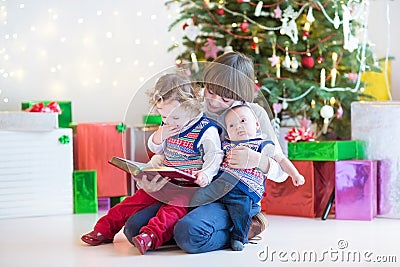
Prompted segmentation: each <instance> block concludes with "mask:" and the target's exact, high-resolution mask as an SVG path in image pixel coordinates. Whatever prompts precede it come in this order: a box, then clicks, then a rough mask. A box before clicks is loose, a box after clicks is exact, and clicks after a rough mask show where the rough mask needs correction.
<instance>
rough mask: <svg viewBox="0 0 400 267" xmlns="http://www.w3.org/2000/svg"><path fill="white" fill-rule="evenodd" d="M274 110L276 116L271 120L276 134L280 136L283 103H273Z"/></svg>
mask: <svg viewBox="0 0 400 267" xmlns="http://www.w3.org/2000/svg"><path fill="white" fill-rule="evenodd" d="M272 110H273V112H274V118H273V119H272V120H271V124H272V128H273V129H274V131H275V135H276V136H279V130H280V127H281V120H280V119H279V117H278V114H279V113H280V112H281V111H282V104H280V103H274V104H272Z"/></svg>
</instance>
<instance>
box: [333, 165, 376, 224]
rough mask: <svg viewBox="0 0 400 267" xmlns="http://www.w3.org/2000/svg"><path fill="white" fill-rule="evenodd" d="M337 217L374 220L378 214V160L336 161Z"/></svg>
mask: <svg viewBox="0 0 400 267" xmlns="http://www.w3.org/2000/svg"><path fill="white" fill-rule="evenodd" d="M335 213H336V219H342V220H372V219H373V218H375V217H376V214H377V161H375V160H343V161H337V162H336V180H335Z"/></svg>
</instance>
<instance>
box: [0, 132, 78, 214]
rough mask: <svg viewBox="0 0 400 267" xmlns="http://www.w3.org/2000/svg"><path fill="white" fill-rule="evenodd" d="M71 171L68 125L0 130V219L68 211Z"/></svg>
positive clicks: (65, 212)
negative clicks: (50, 129)
mask: <svg viewBox="0 0 400 267" xmlns="http://www.w3.org/2000/svg"><path fill="white" fill-rule="evenodd" d="M60 138H61V139H60ZM63 141H64V142H63ZM65 141H69V142H65ZM72 174H73V154H72V129H70V128H64V129H56V130H53V131H9V130H0V219H3V218H17V217H31V216H45V215H58V214H72V213H73V191H72V190H73V186H72Z"/></svg>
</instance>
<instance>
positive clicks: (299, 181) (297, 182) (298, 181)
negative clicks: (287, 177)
mask: <svg viewBox="0 0 400 267" xmlns="http://www.w3.org/2000/svg"><path fill="white" fill-rule="evenodd" d="M292 182H293V184H294V185H295V186H299V185H303V184H304V182H305V179H304V176H303V175H301V174H299V175H296V176H293V177H292Z"/></svg>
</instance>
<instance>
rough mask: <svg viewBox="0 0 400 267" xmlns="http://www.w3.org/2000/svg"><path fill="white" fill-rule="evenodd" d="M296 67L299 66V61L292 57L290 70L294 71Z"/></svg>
mask: <svg viewBox="0 0 400 267" xmlns="http://www.w3.org/2000/svg"><path fill="white" fill-rule="evenodd" d="M298 68H299V62H298V61H297V58H296V57H292V61H291V63H290V70H291V71H292V72H296V71H297V69H298Z"/></svg>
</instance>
